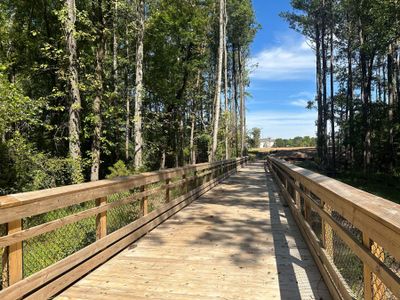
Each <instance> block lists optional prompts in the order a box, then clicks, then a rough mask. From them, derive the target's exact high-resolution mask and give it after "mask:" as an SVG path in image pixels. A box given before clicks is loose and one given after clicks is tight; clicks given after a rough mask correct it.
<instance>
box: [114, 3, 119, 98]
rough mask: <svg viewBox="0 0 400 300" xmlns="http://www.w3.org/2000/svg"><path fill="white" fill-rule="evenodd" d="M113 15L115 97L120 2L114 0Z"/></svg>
mask: <svg viewBox="0 0 400 300" xmlns="http://www.w3.org/2000/svg"><path fill="white" fill-rule="evenodd" d="M113 10H114V14H113V81H114V93H115V96H114V97H116V95H117V93H118V37H117V17H118V15H117V12H118V0H114V7H113Z"/></svg>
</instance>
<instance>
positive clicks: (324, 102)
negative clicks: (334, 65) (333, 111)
mask: <svg viewBox="0 0 400 300" xmlns="http://www.w3.org/2000/svg"><path fill="white" fill-rule="evenodd" d="M325 8H326V6H325V0H322V12H323V14H322V31H321V48H322V107H323V117H322V124H323V125H322V135H323V156H322V161H323V162H324V164H327V160H328V138H327V137H328V131H327V130H328V106H327V82H326V75H327V69H328V64H327V55H326V54H327V47H326V23H325V16H326V14H325Z"/></svg>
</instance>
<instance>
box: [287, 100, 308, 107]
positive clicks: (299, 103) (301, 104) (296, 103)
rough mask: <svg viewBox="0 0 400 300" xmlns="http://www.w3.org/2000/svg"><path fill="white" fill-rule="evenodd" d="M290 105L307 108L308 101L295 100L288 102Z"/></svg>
mask: <svg viewBox="0 0 400 300" xmlns="http://www.w3.org/2000/svg"><path fill="white" fill-rule="evenodd" d="M290 104H291V105H294V106H298V107H303V108H305V107H307V105H308V100H305V99H297V100H293V101H292V102H290Z"/></svg>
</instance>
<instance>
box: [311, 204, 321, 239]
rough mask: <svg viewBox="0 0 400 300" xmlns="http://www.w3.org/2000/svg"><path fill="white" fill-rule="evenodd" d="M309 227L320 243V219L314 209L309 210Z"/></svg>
mask: <svg viewBox="0 0 400 300" xmlns="http://www.w3.org/2000/svg"><path fill="white" fill-rule="evenodd" d="M310 226H311V229H312V230H313V231H314V233H315V235H316V236H317V238H318V239H319V240H320V241H321V240H322V218H321V216H320V215H319V214H318V213H317V212H316V211H315V210H314V209H311V215H310Z"/></svg>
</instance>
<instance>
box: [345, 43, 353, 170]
mask: <svg viewBox="0 0 400 300" xmlns="http://www.w3.org/2000/svg"><path fill="white" fill-rule="evenodd" d="M346 101H347V105H346V107H347V108H346V109H347V110H348V114H349V129H348V148H349V150H348V153H349V156H348V159H349V160H350V165H353V164H354V145H355V143H354V138H355V137H354V104H353V102H354V101H353V50H352V40H351V38H350V37H349V40H348V48H347V96H346Z"/></svg>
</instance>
